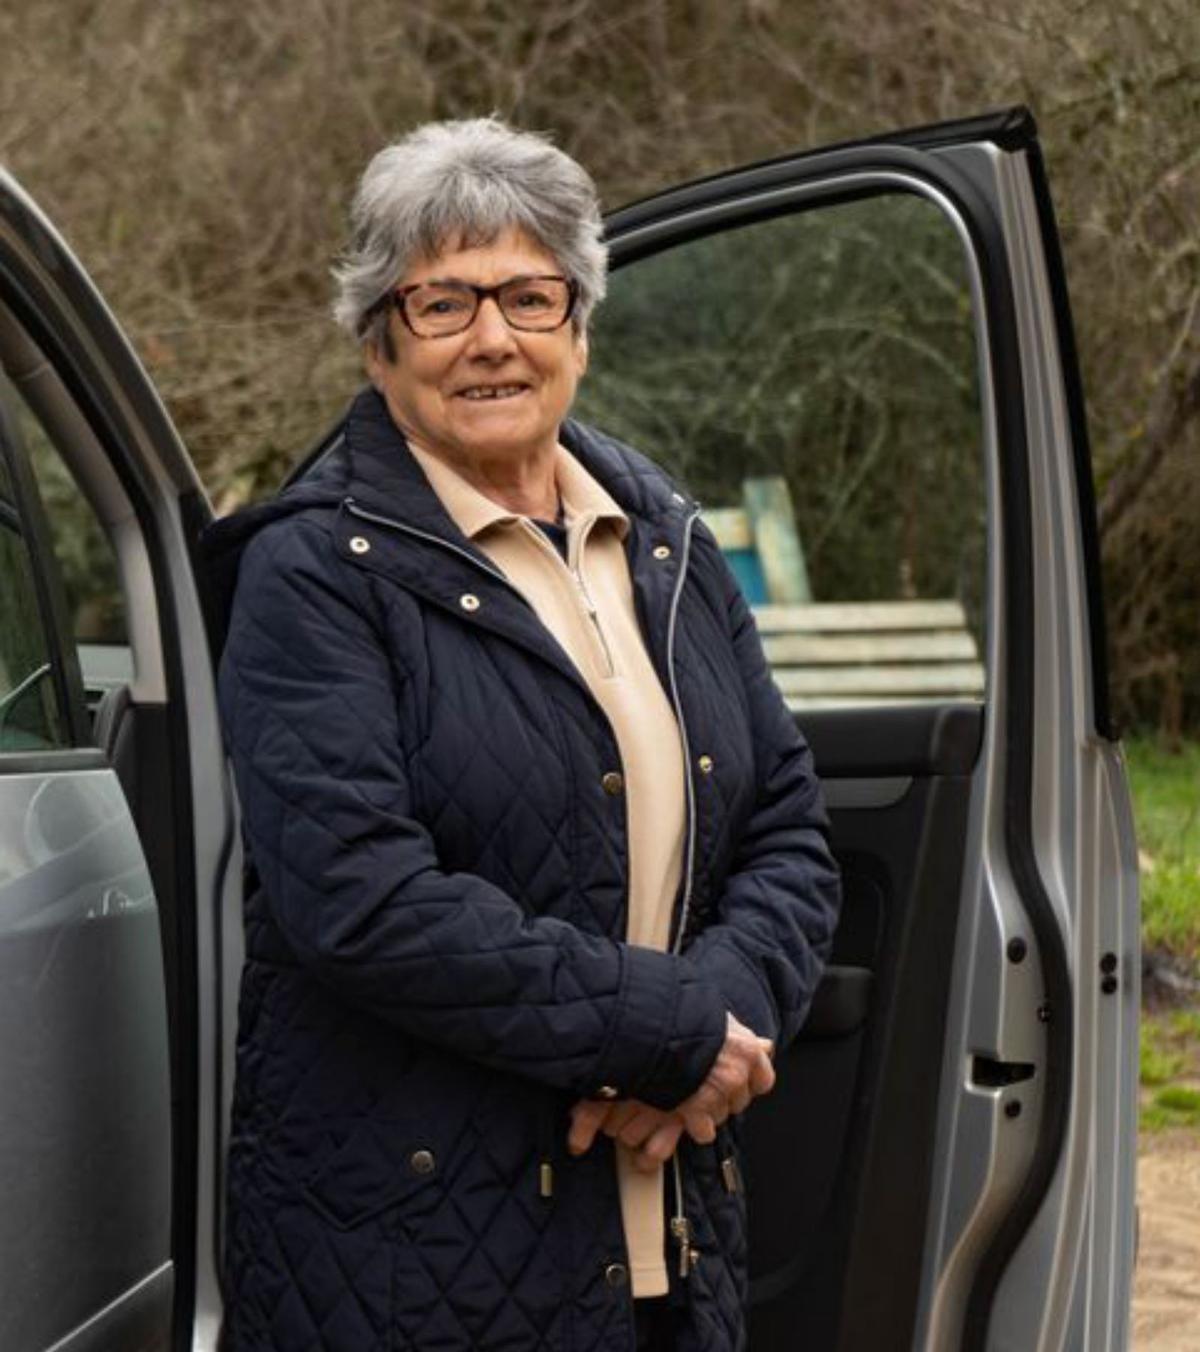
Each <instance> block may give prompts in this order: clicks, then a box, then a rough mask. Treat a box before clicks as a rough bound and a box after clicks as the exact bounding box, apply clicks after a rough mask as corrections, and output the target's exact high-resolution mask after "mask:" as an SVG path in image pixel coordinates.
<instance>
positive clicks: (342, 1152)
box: [303, 1120, 444, 1230]
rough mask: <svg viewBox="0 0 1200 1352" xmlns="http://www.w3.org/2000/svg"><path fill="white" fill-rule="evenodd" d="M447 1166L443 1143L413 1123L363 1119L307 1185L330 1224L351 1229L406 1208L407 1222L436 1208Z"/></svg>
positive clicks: (306, 1192)
mask: <svg viewBox="0 0 1200 1352" xmlns="http://www.w3.org/2000/svg"><path fill="white" fill-rule="evenodd" d="M443 1167H444V1160H443V1157H442V1153H441V1151H440V1150H439V1148H438V1142H437V1141H436V1140H435V1139H434V1137H433V1135H432V1134H429V1135H426V1134H424V1133H422V1131H421V1130H420V1128H419V1127H417V1126H414V1125H413V1124H412V1123H396V1122H374V1121H369V1120H368V1121H360V1122H359V1123H357V1124H356V1125H355V1126H354V1127H353V1128H352V1129H351V1131H350V1134H349V1135H348V1136H347V1138H346V1139H345V1141H343V1142H342V1144H341V1145H340V1146H339V1147H338V1148H337V1149H336V1150H334V1151H333V1153H332V1154H331V1155H330V1156H329V1158H328V1159H326V1160H325V1161H324V1162H323V1163H322V1164H321V1165H320V1167H319V1168H318V1169H317V1170H316V1172H315V1173H314V1174H312V1175H311V1177H309V1178H308V1179H307V1180H306V1182H305V1183H304V1186H303V1192H304V1195H305V1196H306V1197H307V1199H308V1200H309V1202H311V1204H312V1205H313V1206H314V1207H315V1208H316V1209H317V1210H318V1211H319V1212H320V1213H321V1215H322V1216H324V1217H325V1218H326V1219H327V1220H328V1221H329V1222H330V1224H331V1225H334V1226H336V1227H337V1229H339V1230H352V1229H354V1228H355V1227H356V1226H359V1225H362V1224H363V1222H364V1221H368V1220H370V1219H372V1217H375V1216H379V1215H381V1214H383V1213H384V1212H386V1211H390V1210H391V1209H392V1208H394V1207H399V1206H401V1204H405V1211H406V1213H407V1214H406V1216H405V1219H406V1221H408V1220H417V1219H419V1218H420V1217H421V1216H423V1215H424V1214H426V1213H427V1212H428V1211H429V1210H431V1209H432V1207H433V1205H434V1203H435V1202H436V1200H437V1197H438V1196H439V1195H440V1193H441V1184H442V1180H441V1172H442V1169H443Z"/></svg>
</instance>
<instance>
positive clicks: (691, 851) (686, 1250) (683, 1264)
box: [667, 507, 700, 1280]
mask: <svg viewBox="0 0 1200 1352" xmlns="http://www.w3.org/2000/svg"><path fill="white" fill-rule="evenodd" d="M699 515H700V509H699V507H697V508H695V510H694V511H693V512H692V514H691V516H689V517H688V519H687V521H686V522H685V523H684V527H683V549H682V551H681V552H680V556H679V576H678V577H677V578H676V579H675V590H674V591H673V592H672V594H671V608H670V610H669V611H668V613H667V674H668V676H669V677H670V681H671V704H672V705H673V706H674V709H675V721H676V722H677V723H678V724H679V740H680V742H681V744H682V747H683V788H684V807H685V811H686V832H685V846H684V865H683V896H682V899H681V901H680V906H679V924H678V927H677V929H676V931H675V940H674V942H673V943H672V945H671V952H672V953H674V954H676V955H678V954H679V952H680V949H681V947H682V945H683V933H684V929H685V928H686V926H687V918H688V910H689V908H690V906H691V902H692V871H693V869H694V868H695V865H696V791H695V787H694V785H693V784H692V752H691V746H690V744H689V742H688V733H687V723H686V722H685V720H684V717H683V701H682V700H681V699H680V697H679V680H678V677H677V676H676V675H675V626H676V620H677V618H678V616H679V601H680V597H682V595H683V584H684V581H685V580H686V578H687V569H688V560H689V557H690V555H691V549H692V527H693V526H694V525H695V524H696V518H697V517H698V516H699ZM671 1164H672V1166H673V1168H672V1181H673V1183H674V1185H675V1211H674V1215H673V1216H672V1217H671V1238H672V1239H673V1240H674V1241H675V1243H676V1244H677V1245H678V1247H679V1268H678V1272H679V1276H680V1278H681V1279H683V1280H686V1279H687V1278H688V1276H690V1274H691V1271H692V1267H693V1266H694V1265H695V1262H696V1257H697V1254H696V1250H695V1249H694V1248H693V1247H692V1225H691V1221H689V1220H688V1215H687V1211H686V1209H685V1207H684V1204H683V1166H682V1165H681V1163H680V1161H679V1152H678V1150H677V1151H676V1152H675V1154H674V1155H672V1156H671Z"/></svg>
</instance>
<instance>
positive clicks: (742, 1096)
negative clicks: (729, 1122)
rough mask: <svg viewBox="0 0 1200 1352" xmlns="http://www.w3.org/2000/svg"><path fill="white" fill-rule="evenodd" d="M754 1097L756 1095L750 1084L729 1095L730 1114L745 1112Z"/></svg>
mask: <svg viewBox="0 0 1200 1352" xmlns="http://www.w3.org/2000/svg"><path fill="white" fill-rule="evenodd" d="M753 1097H754V1095H753V1093H752V1092H751V1090H750V1087H749V1086H748V1085H747V1086H745V1087H744V1088H742V1089H739V1090H737V1092H736V1093H733V1094H730V1096H729V1112H730V1114H731V1115H736V1114H737V1113H744V1112H745V1111H746V1109H747V1108H748V1107H749V1106H750V1100H751V1099H752V1098H753Z"/></svg>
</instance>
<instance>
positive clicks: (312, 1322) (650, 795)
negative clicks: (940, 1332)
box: [215, 119, 838, 1352]
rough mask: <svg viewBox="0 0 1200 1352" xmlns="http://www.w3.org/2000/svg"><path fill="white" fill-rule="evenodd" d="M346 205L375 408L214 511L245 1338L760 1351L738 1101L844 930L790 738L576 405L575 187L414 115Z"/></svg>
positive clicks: (238, 1331)
mask: <svg viewBox="0 0 1200 1352" xmlns="http://www.w3.org/2000/svg"><path fill="white" fill-rule="evenodd" d="M354 219H355V227H356V228H355V236H354V244H353V248H352V249H351V251H350V253H349V255H348V256H347V258H346V259H345V260H344V263H343V265H342V267H341V268H340V270H339V272H338V281H339V285H340V295H339V298H338V301H337V306H336V314H337V317H338V319H339V320H340V321H341V323H342V324H343V325H344V326H345V327H346V328H348V329H349V330H350V331H351V332H352V333H353V334H354V335H355V337H356V338H357V339H358V340H359V341H360V343H361V345H362V351H363V354H364V358H365V362H366V368H367V372H368V374H369V377H370V384H369V386H368V387H367V388H366V389H365V390H364V391H363V392H362V393H361V394H360V395H359V396H358V397H357V398H356V399H355V400H354V402H353V403H352V405H351V406H350V409H349V412H348V414H347V415H346V418H345V420H344V422H343V424H342V426H341V428H340V430H339V432H338V434H337V436H336V437H335V438H334V439H333V440H332V441H331V443H330V444H329V445H328V448H327V450H326V453H325V454H324V455H323V456H322V457H321V459H320V461H319V462H318V464H317V465H316V467H315V468H314V469H313V470H311V471H310V472H309V473H308V474H307V475H306V476H304V478H303V479H302V480H301V481H300V482H299V483H298V484H296V485H294V486H293V487H292V488H290V489H288V490H287V491H286V492H284V493H283V494H282V495H281V496H280V497H279V498H278V499H276V500H275V501H273V502H271V503H268V504H266V505H264V506H261V507H259V508H256V509H254V510H252V511H250V512H248V513H246V514H244V515H243V516H241V517H239V518H233V519H231V520H230V521H227V522H223V523H221V524H220V525H219V526H218V527H217V528H216V544H215V548H216V550H217V552H218V554H220V555H221V556H222V557H223V559H224V564H225V566H226V568H227V569H232V568H233V567H237V568H238V570H239V571H238V576H237V590H236V598H235V601H234V606H233V612H232V618H231V623H230V629H229V635H228V642H227V646H226V649H225V653H224V658H223V662H222V667H221V677H220V687H221V703H222V710H223V714H224V719H225V725H226V732H227V737H228V744H229V749H230V754H231V756H232V760H233V766H234V770H235V772H236V777H237V784H238V789H239V793H240V798H241V804H242V808H243V812H244V822H245V835H246V843H247V847H248V850H249V854H250V857H251V859H252V861H253V864H254V866H255V868H256V871H257V874H258V877H259V879H260V880H261V887H260V888H259V889H258V890H257V891H256V892H255V893H253V894H252V895H251V896H250V897H249V898H248V900H247V903H246V936H247V960H246V967H245V973H244V977H243V988H242V1003H241V1014H240V1027H239V1038H238V1061H237V1089H236V1096H235V1105H234V1120H233V1129H232V1137H231V1146H230V1153H229V1169H228V1195H229V1214H228V1227H227V1246H226V1271H227V1288H228V1289H227V1293H226V1294H227V1324H226V1331H225V1337H226V1345H227V1346H228V1347H229V1348H231V1349H235V1350H236V1352H249V1350H250V1349H255V1350H256V1352H257V1350H260V1349H268V1348H269V1349H279V1352H298V1349H302V1348H307V1349H316V1348H322V1349H330V1352H333V1350H334V1349H338V1350H342V1349H344V1350H345V1352H368V1350H369V1349H375V1348H378V1349H381V1350H382V1349H384V1348H388V1349H401V1348H405V1349H429V1352H433V1349H445V1350H450V1349H463V1350H464V1352H465V1350H466V1349H489V1350H493V1349H494V1352H500V1350H501V1349H505V1350H507V1352H523V1350H524V1349H531V1350H532V1349H535V1348H544V1349H548V1350H553V1352H600V1350H601V1349H612V1350H613V1352H617V1349H620V1352H629V1349H633V1348H635V1347H652V1348H655V1349H672V1348H674V1349H680V1350H681V1352H701V1350H703V1352H725V1350H726V1349H735V1348H739V1347H742V1346H744V1341H745V1334H744V1318H743V1311H742V1301H743V1297H744V1293H745V1289H746V1242H745V1212H744V1199H743V1196H742V1190H741V1179H740V1173H739V1169H738V1165H737V1157H738V1135H739V1131H738V1114H740V1113H742V1112H743V1111H744V1110H745V1109H746V1107H747V1105H748V1104H749V1102H750V1100H751V1099H752V1098H753V1097H754V1096H755V1095H758V1094H762V1093H765V1092H767V1091H768V1090H769V1089H770V1088H771V1086H772V1084H773V1082H774V1071H773V1069H772V1061H771V1055H772V1051H773V1049H774V1048H776V1047H779V1046H782V1045H783V1044H785V1043H786V1042H787V1041H788V1039H789V1038H791V1037H792V1036H793V1035H794V1034H795V1032H796V1030H797V1027H798V1025H799V1023H800V1021H801V1019H802V1018H803V1015H804V1013H805V1010H806V1008H807V1006H808V1003H809V1000H810V998H811V996H812V994H813V990H814V987H815V985H816V983H817V980H818V976H819V971H820V967H821V963H822V960H823V957H824V955H825V954H826V952H827V949H828V945H829V941H830V934H831V931H832V928H833V924H834V919H835V914H836V910H837V898H838V885H837V875H836V870H835V867H834V865H833V862H832V860H831V857H830V853H829V847H828V843H827V826H826V818H825V815H824V811H823V808H822V805H821V800H820V793H819V790H818V786H817V782H816V779H815V778H814V775H813V769H812V763H811V759H810V756H809V753H808V750H807V748H806V747H805V744H804V742H803V741H802V739H801V738H800V736H799V735H798V734H797V732H796V729H795V727H794V725H793V723H792V720H791V718H790V717H789V715H788V713H787V711H786V709H785V707H784V705H783V702H782V700H781V699H780V697H779V695H778V693H777V692H776V690H775V688H774V687H773V685H772V683H771V680H770V677H769V675H768V672H767V668H766V666H765V664H764V661H763V656H762V652H761V649H760V646H759V642H758V639H757V637H756V635H755V631H754V626H753V623H752V621H751V618H750V615H749V613H748V611H747V608H746V606H745V604H744V602H743V600H742V598H741V596H740V595H739V592H738V589H737V586H736V585H735V583H734V581H733V580H732V577H731V575H730V573H729V572H728V570H727V568H726V566H725V564H724V562H723V561H722V558H721V554H720V552H719V550H718V549H717V547H716V545H715V543H714V541H713V539H712V537H711V535H710V534H709V533H708V532H707V531H706V530H705V528H704V527H703V525H702V524H700V522H699V521H698V517H697V508H696V505H695V503H694V502H692V501H691V500H690V499H689V498H688V497H687V495H686V494H685V493H684V492H683V491H682V490H681V489H680V488H678V487H677V486H676V485H675V484H673V483H672V482H670V480H669V479H668V478H667V477H666V476H665V475H664V474H663V473H662V472H661V471H660V470H658V469H657V468H656V467H655V466H654V465H652V464H651V463H650V462H649V461H647V460H646V459H644V458H643V457H642V456H640V455H639V454H637V453H636V452H635V451H632V450H630V449H629V448H627V447H625V446H622V445H620V444H618V443H617V442H615V441H613V440H611V439H610V438H608V437H606V436H604V435H603V434H602V433H600V432H597V431H594V430H591V429H589V428H586V427H583V426H579V425H577V424H575V423H572V422H570V421H568V420H567V413H568V410H569V409H570V406H571V402H572V399H573V397H574V394H575V389H576V385H577V383H578V381H579V379H580V377H581V376H582V375H583V373H584V369H585V367H586V365H587V356H588V346H587V320H588V316H589V314H590V312H591V310H592V308H593V306H594V305H595V304H596V302H597V301H598V300H599V299H600V298H601V296H602V294H603V290H604V278H605V251H604V246H603V244H602V242H601V233H600V221H599V216H598V211H597V205H596V198H595V192H594V189H593V186H592V184H591V181H590V180H589V178H588V177H587V175H586V174H585V173H584V171H583V170H582V169H581V168H580V167H579V165H577V164H576V163H575V162H574V161H572V160H571V159H570V158H569V157H568V156H566V155H564V154H563V153H562V152H560V151H558V150H557V149H555V148H554V147H553V146H551V145H550V144H548V143H547V142H546V141H545V140H544V139H542V138H540V137H536V136H532V135H529V134H524V133H518V132H514V131H512V130H509V129H508V128H506V127H505V126H503V125H502V124H501V123H499V122H497V121H495V120H490V119H488V120H478V121H468V122H457V123H455V122H451V123H444V124H440V125H430V126H426V127H423V128H421V129H420V130H418V131H416V132H414V133H413V134H411V135H410V136H408V137H406V138H405V139H404V140H402V141H400V142H399V143H398V144H396V145H393V146H391V147H389V148H388V149H386V150H384V151H382V152H381V153H380V154H379V155H377V156H376V157H375V159H374V160H373V161H372V163H371V164H370V166H369V167H368V169H367V171H366V174H365V175H364V178H363V180H362V184H361V186H360V188H359V192H358V196H357V199H356V202H355V207H354Z"/></svg>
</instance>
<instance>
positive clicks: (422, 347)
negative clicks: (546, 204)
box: [367, 229, 587, 465]
mask: <svg viewBox="0 0 1200 1352" xmlns="http://www.w3.org/2000/svg"><path fill="white" fill-rule="evenodd" d="M561 272H562V269H561V268H560V267H559V265H558V263H557V262H556V261H555V259H554V258H553V257H552V256H551V255H550V254H548V253H547V252H546V251H545V250H544V249H542V248H541V247H539V246H538V245H537V244H536V243H535V242H534V241H532V240H531V239H530V238H529V237H528V236H527V235H525V234H523V233H522V232H520V231H519V230H515V229H514V230H509V231H508V232H506V233H505V234H502V235H500V236H498V237H497V238H496V239H495V240H494V241H493V242H492V243H491V244H484V245H480V246H477V247H475V248H469V249H454V248H451V249H447V250H445V251H443V252H442V253H440V254H439V255H438V256H437V257H436V258H432V259H428V260H425V261H422V262H421V263H417V264H414V265H413V266H412V267H411V268H410V269H409V270H408V273H407V274H406V275H405V276H404V277H402V278H401V279H400V282H399V285H401V286H410V285H412V284H414V283H417V282H428V281H433V280H439V281H447V280H454V281H460V282H470V283H473V284H474V285H476V286H496V285H498V284H499V283H501V282H505V281H508V280H509V279H510V278H513V277H519V276H530V275H536V274H539V273H540V274H545V273H557V274H560V275H561ZM388 322H389V324H390V325H391V333H392V339H393V342H394V343H395V347H396V360H395V361H394V362H389V361H387V360H386V358H385V357H384V355H383V353H382V352H380V351H377V350H375V349H373V348H371V347H368V349H367V369H368V372H369V374H370V377H371V380H372V381H373V382H374V384H375V386H376V388H377V389H378V390H379V391H380V393H381V394H383V396H384V398H385V399H386V400H387V404H388V408H389V410H390V412H391V415H392V418H393V420H394V421H395V422H396V424H397V426H398V427H399V428H400V429H401V431H403V432H404V433H406V434H407V435H410V436H411V437H413V438H414V439H415V440H416V441H417V442H418V443H419V444H420V445H421V446H422V447H424V448H425V449H426V450H428V451H431V452H432V453H433V454H435V455H438V456H441V457H442V458H443V459H445V460H447V461H449V462H450V463H452V464H453V463H459V464H462V463H465V464H467V465H479V464H482V463H485V462H488V461H497V460H513V461H515V460H522V459H527V458H529V457H532V456H538V455H541V454H544V453H548V452H551V451H553V449H554V446H555V444H556V442H557V440H558V428H559V424H560V423H561V422H562V420H563V418H564V417H565V416H566V413H567V410H568V409H569V408H570V406H571V401H572V400H573V399H574V397H575V387H576V386H577V385H578V383H579V378H580V376H582V375H583V372H584V370H585V368H586V366H587V339H586V338H585V337H584V336H583V335H582V334H577V333H576V331H575V327H574V325H573V324H571V323H570V322H569V321H568V322H567V323H566V324H564V325H563V326H562V327H561V328H558V329H553V330H551V331H550V332H548V333H530V332H527V331H523V330H519V329H514V328H511V327H510V326H509V325H508V323H507V322H506V320H505V319H504V316H503V315H502V314H501V313H500V309H499V306H498V305H497V304H496V302H495V300H494V299H490V298H489V299H488V300H485V301H483V303H482V304H481V305H480V306H479V309H478V311H477V313H476V315H475V318H474V320H473V321H472V323H471V326H470V328H468V329H466V330H465V331H464V332H462V333H458V334H454V335H452V336H451V337H445V338H418V337H417V336H416V334H414V333H412V332H411V331H410V330H409V328H408V326H407V325H406V324H405V323H404V321H403V319H402V318H401V316H400V315H399V314H398V313H397V312H396V311H395V310H393V311H391V312H390V314H389V318H388ZM492 391H494V393H489V392H492ZM481 394H482V395H485V396H486V397H480V396H481Z"/></svg>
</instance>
